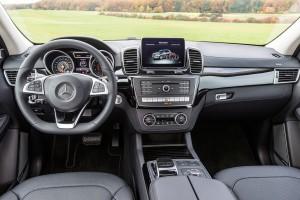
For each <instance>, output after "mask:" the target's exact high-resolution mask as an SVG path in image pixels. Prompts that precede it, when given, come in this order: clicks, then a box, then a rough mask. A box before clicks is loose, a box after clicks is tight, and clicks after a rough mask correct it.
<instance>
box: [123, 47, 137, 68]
mask: <svg viewBox="0 0 300 200" xmlns="http://www.w3.org/2000/svg"><path fill="white" fill-rule="evenodd" d="M123 65H124V72H125V73H126V74H137V73H138V70H139V56H138V49H137V48H132V49H127V50H125V51H124V53H123Z"/></svg>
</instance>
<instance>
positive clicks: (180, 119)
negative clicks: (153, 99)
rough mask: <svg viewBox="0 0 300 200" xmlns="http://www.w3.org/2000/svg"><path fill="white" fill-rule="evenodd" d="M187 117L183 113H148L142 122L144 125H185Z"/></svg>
mask: <svg viewBox="0 0 300 200" xmlns="http://www.w3.org/2000/svg"><path fill="white" fill-rule="evenodd" d="M187 120H188V117H187V115H186V114H184V113H155V114H153V113H148V114H146V115H145V116H144V119H143V122H144V124H145V125H146V126H169V125H185V124H186V122H187Z"/></svg>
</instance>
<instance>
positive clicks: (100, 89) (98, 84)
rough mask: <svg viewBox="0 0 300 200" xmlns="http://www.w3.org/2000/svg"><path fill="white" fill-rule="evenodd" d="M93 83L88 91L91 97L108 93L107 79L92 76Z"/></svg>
mask: <svg viewBox="0 0 300 200" xmlns="http://www.w3.org/2000/svg"><path fill="white" fill-rule="evenodd" d="M92 80H93V85H92V89H91V92H90V96H91V97H95V96H105V95H108V88H107V81H106V80H105V79H101V80H99V79H96V78H92Z"/></svg>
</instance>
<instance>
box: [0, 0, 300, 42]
mask: <svg viewBox="0 0 300 200" xmlns="http://www.w3.org/2000/svg"><path fill="white" fill-rule="evenodd" d="M3 1H5V0H2V2H3ZM293 1H294V0H165V1H161V0H80V1H79V0H42V1H38V2H37V3H34V4H32V5H30V6H28V5H27V4H26V5H23V6H19V5H17V6H15V5H14V6H10V7H9V9H8V10H7V11H8V13H9V15H10V16H11V18H12V19H13V21H14V22H15V24H16V25H17V26H18V28H19V29H20V30H21V31H22V32H23V33H24V34H25V35H26V36H27V37H28V38H29V39H30V40H32V41H34V42H37V43H43V42H47V41H49V40H51V39H53V38H57V37H62V36H88V37H96V38H98V39H101V40H118V39H127V38H134V37H135V38H142V37H181V38H185V39H186V40H191V41H213V42H228V43H245V44H258V45H262V44H266V43H268V42H269V41H271V40H272V39H274V38H275V37H276V36H278V35H279V34H280V33H282V32H283V31H284V30H285V29H286V28H288V27H289V26H290V24H291V23H293V21H295V20H296V19H297V18H298V17H299V12H295V11H293V12H287V11H286V10H287V9H288V10H289V11H290V7H292V6H294V5H295V4H294V3H293ZM124 2H125V3H124ZM149 2H150V3H149ZM193 2H194V4H191V3H193ZM203 2H206V3H207V2H208V3H209V4H204V3H203ZM216 2H217V3H218V4H216ZM259 2H260V4H259ZM272 2H273V3H272ZM151 3H152V4H151ZM154 3H155V4H154ZM166 3H167V4H166ZM176 3H177V4H178V3H180V6H178V5H179V4H178V5H177V4H176ZM254 3H255V4H254ZM279 3H281V4H279ZM208 5H209V6H208ZM204 6H206V7H207V8H206V9H204ZM297 6H298V7H300V5H299V3H298V4H297V5H296V7H297ZM294 7H295V6H294ZM238 12H242V13H238Z"/></svg>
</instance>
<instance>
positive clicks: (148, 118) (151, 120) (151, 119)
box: [144, 114, 156, 126]
mask: <svg viewBox="0 0 300 200" xmlns="http://www.w3.org/2000/svg"><path fill="white" fill-rule="evenodd" d="M155 122H156V118H155V116H154V115H153V114H147V115H145V116H144V124H145V125H146V126H153V125H154V124H155Z"/></svg>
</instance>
